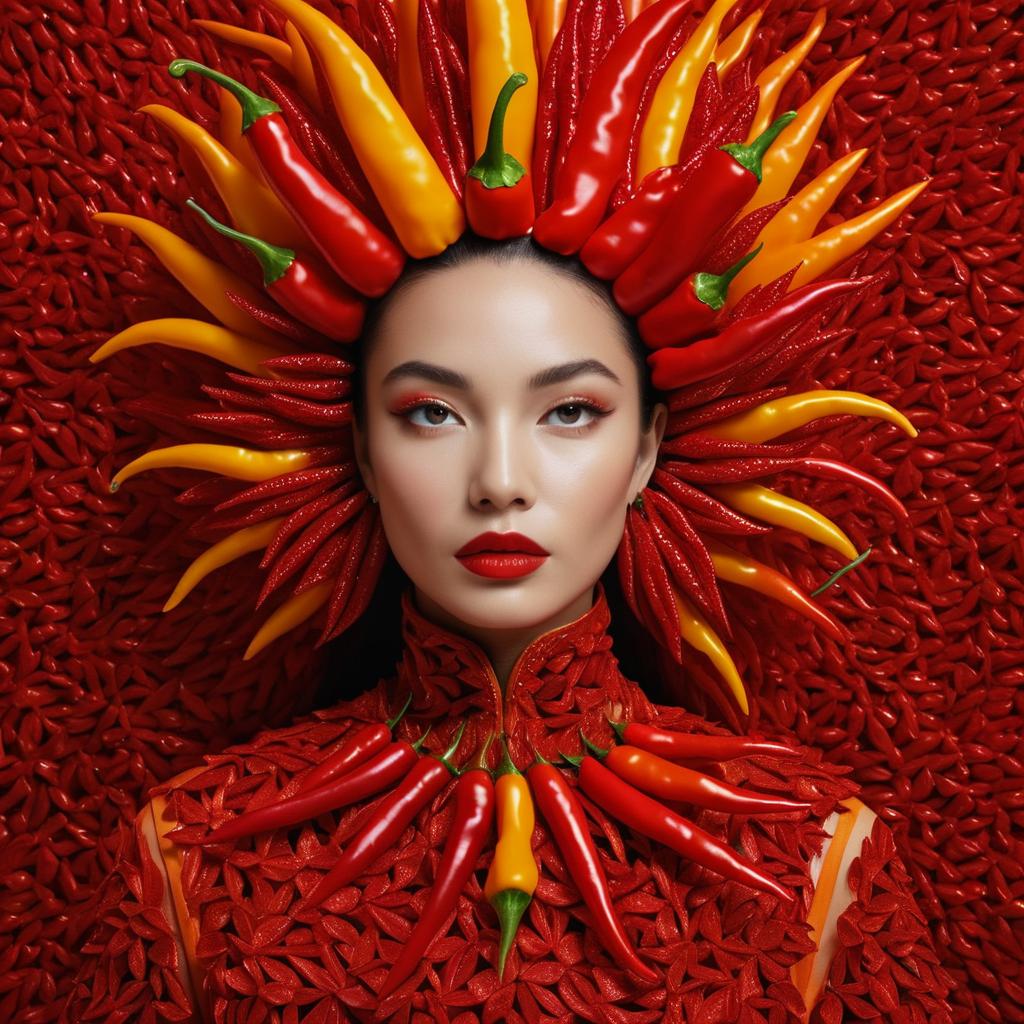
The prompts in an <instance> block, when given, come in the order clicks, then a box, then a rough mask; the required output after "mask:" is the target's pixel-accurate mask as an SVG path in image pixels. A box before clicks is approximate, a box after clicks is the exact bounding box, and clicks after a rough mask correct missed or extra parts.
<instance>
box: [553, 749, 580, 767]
mask: <svg viewBox="0 0 1024 1024" xmlns="http://www.w3.org/2000/svg"><path fill="white" fill-rule="evenodd" d="M558 753H559V754H561V755H562V760H563V761H568V762H569V764H571V765H572V766H573V768H579V766H580V765H581V764H583V758H584V757H586V755H585V754H583V755H581V756H580V757H574V756H573V755H572V754H566V753H565V752H564V751H562V750H560V751H559V752H558Z"/></svg>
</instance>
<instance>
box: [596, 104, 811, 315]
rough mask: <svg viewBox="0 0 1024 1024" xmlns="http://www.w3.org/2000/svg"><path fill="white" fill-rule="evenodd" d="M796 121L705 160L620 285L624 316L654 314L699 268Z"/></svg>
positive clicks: (785, 120)
mask: <svg viewBox="0 0 1024 1024" xmlns="http://www.w3.org/2000/svg"><path fill="white" fill-rule="evenodd" d="M794 117H796V113H795V112H794V111H789V112H788V113H786V114H783V115H782V116H781V117H780V118H778V119H777V120H776V121H775V123H774V124H772V126H771V127H770V128H769V129H768V130H767V131H765V132H764V133H763V134H762V135H760V136H759V137H758V138H757V139H755V140H754V141H753V142H752V143H750V145H748V146H744V145H740V144H739V143H736V142H733V143H729V144H728V145H725V146H719V147H717V148H715V149H712V150H709V151H707V152H705V153H703V154H702V155H701V156H700V158H699V160H698V163H697V166H696V167H695V168H694V170H693V173H692V174H690V175H689V176H688V177H687V179H686V184H685V187H684V188H681V189H680V190H679V192H678V194H677V195H676V197H675V199H674V200H673V201H672V204H671V205H670V206H669V208H668V210H667V211H666V212H665V214H664V215H663V216H662V218H661V222H660V224H659V226H658V230H657V231H656V232H655V233H654V235H653V236H652V237H651V241H650V244H649V245H648V246H647V248H646V249H644V251H643V252H642V253H641V254H640V255H639V256H638V257H637V258H636V259H635V260H634V261H633V262H632V263H631V264H630V265H629V266H628V267H627V268H626V269H625V270H624V271H623V272H622V274H621V275H620V276H619V277H618V279H617V280H616V281H615V284H614V286H613V289H612V290H613V292H614V295H615V301H616V302H617V303H618V304H619V307H620V308H621V309H622V310H623V311H624V312H626V313H628V314H629V315H630V316H637V315H639V314H640V313H643V312H644V311H645V310H648V309H650V308H651V306H653V305H654V304H655V303H656V302H660V301H661V300H662V299H663V298H665V296H666V295H668V293H669V292H670V291H672V289H673V288H675V286H676V285H677V284H679V282H680V281H681V280H683V278H685V277H686V276H687V275H688V274H690V273H692V272H693V271H694V270H696V269H697V268H698V267H699V266H700V262H701V257H702V256H704V255H705V253H706V251H707V249H708V247H709V246H710V245H711V243H712V242H713V241H714V239H715V236H716V235H717V234H718V232H719V231H720V230H721V229H722V228H723V227H725V225H726V224H728V222H729V221H730V220H731V219H732V218H733V217H734V216H735V215H736V212H737V211H738V210H740V209H742V207H743V206H744V204H745V203H746V202H747V200H749V199H750V197H751V196H752V195H753V194H754V193H755V192H756V191H757V186H758V185H759V184H760V183H761V160H762V159H763V157H764V154H765V151H766V150H767V149H768V147H769V146H770V145H771V144H772V143H773V142H774V141H775V139H776V137H777V136H778V135H779V133H780V132H781V131H782V129H783V128H785V127H786V125H787V124H789V122H790V121H792V120H793V118H794Z"/></svg>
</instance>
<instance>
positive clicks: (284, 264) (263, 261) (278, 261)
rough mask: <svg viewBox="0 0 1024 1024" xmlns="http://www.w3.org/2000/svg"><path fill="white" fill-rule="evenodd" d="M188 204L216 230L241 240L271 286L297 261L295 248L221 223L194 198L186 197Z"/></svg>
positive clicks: (238, 240) (265, 283)
mask: <svg viewBox="0 0 1024 1024" xmlns="http://www.w3.org/2000/svg"><path fill="white" fill-rule="evenodd" d="M185 205H186V206H191V207H192V209H193V210H195V211H196V213H198V214H199V216H200V217H202V218H203V220H205V221H206V223H207V224H209V225H210V227H211V228H213V230H214V231H219V232H220V233H221V234H222V235H225V236H226V237H227V238H233V239H234V240H235V241H236V242H241V243H242V245H244V246H245V247H246V248H247V249H248V250H249V251H250V252H251V253H252V254H253V255H254V256H255V257H256V259H258V260H259V261H260V267H262V269H263V284H264V286H266V287H270V285H272V284H273V283H274V282H275V281H277V280H279V279H280V278H282V277H284V275H285V274H287V273H288V268H289V267H290V266H291V265H292V264H293V263H294V262H295V250H294V249H285V248H284V247H283V246H280V245H271V244H270V242H264V241H263V239H261V238H253V236H252V235H247V234H245V233H244V232H242V231H236V230H235V229H234V228H229V227H228V226H227V224H221V222H220V221H219V220H217V219H216V218H214V217H211V216H210V214H208V213H207V212H206V211H205V210H204V209H203V208H202V207H201V206H200V205H199V204H198V203H197V202H196V201H195V200H194V199H186V200H185Z"/></svg>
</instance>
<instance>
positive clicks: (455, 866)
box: [377, 740, 494, 999]
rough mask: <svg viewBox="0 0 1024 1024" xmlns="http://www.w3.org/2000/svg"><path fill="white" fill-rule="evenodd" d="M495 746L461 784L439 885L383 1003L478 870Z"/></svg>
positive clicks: (490, 812) (489, 811)
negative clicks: (488, 762)
mask: <svg viewBox="0 0 1024 1024" xmlns="http://www.w3.org/2000/svg"><path fill="white" fill-rule="evenodd" d="M489 745H490V740H488V742H487V744H485V745H484V748H483V750H482V751H481V755H480V761H479V762H478V763H477V765H476V766H474V767H473V768H470V769H467V770H466V771H463V772H462V773H461V774H460V775H459V779H458V782H456V783H455V797H454V799H455V815H454V817H453V818H452V824H451V830H450V831H449V833H448V840H447V842H446V843H445V845H444V850H443V852H442V853H441V862H440V863H439V864H438V866H437V875H436V877H435V879H434V885H433V887H432V888H431V890H430V896H429V897H428V899H427V903H426V905H425V906H424V908H423V910H422V911H421V912H420V915H419V920H417V922H416V926H415V927H414V928H413V930H412V934H411V935H410V936H409V937H408V938H407V939H406V940H405V942H404V943H403V944H402V952H401V953H400V954H399V955H398V959H397V960H396V961H395V963H394V964H393V965H392V967H391V970H390V971H389V972H388V976H387V977H386V978H385V979H384V984H383V985H382V986H381V988H380V991H379V992H378V993H377V995H378V996H379V997H380V998H381V999H383V998H385V997H386V996H388V995H390V994H391V993H392V992H394V990H395V989H396V988H398V986H399V985H401V983H402V982H403V981H405V979H406V978H408V977H409V975H410V974H412V972H413V971H414V970H415V969H416V965H417V964H418V963H419V961H420V960H422V958H423V956H424V954H425V953H426V951H427V949H428V948H429V947H430V943H431V940H432V939H433V938H434V936H435V935H436V934H437V931H438V929H439V928H440V927H441V926H442V925H443V924H444V922H445V919H446V918H447V916H448V914H450V913H451V911H452V910H453V909H454V907H455V905H456V904H457V903H458V900H459V895H460V894H461V892H462V890H463V889H464V888H465V887H466V882H468V881H469V876H470V875H471V874H472V873H473V869H474V868H475V867H476V862H477V860H478V858H479V857H480V851H481V850H482V849H483V846H484V842H485V840H486V839H487V836H488V835H489V834H490V831H491V824H492V823H493V821H494V783H493V782H492V781H491V773H490V772H489V771H488V770H487V769H486V767H484V766H483V765H484V764H485V760H484V759H485V757H486V754H487V747H488V746H489Z"/></svg>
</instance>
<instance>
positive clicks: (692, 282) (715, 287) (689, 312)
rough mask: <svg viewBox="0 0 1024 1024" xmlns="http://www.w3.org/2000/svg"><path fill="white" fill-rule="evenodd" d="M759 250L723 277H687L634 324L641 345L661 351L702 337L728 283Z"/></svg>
mask: <svg viewBox="0 0 1024 1024" xmlns="http://www.w3.org/2000/svg"><path fill="white" fill-rule="evenodd" d="M761 249H762V246H760V245H759V246H758V247H757V248H756V249H754V250H752V251H751V252H748V253H747V255H746V256H744V257H743V258H742V259H741V260H737V262H736V263H734V264H733V265H732V266H731V267H730V268H729V269H728V270H727V271H726V272H725V273H724V274H707V273H704V272H701V273H698V274H691V275H690V276H689V277H688V278H687V279H686V280H685V281H683V283H682V284H680V285H677V286H676V288H675V290H674V291H673V292H671V293H670V294H669V295H666V296H665V298H663V299H662V300H661V302H659V303H658V304H657V305H655V306H652V307H651V308H650V309H649V310H647V312H646V313H644V315H643V316H641V317H640V319H639V320H638V321H637V329H638V330H639V331H640V337H641V338H643V340H644V344H645V345H646V346H647V347H648V348H663V347H664V346H666V345H678V344H679V343H680V342H683V341H689V340H690V339H691V338H696V337H699V336H700V335H701V334H706V333H707V332H708V330H709V329H710V327H711V325H712V324H713V323H714V322H715V318H716V317H717V316H718V313H719V310H721V308H722V307H723V306H724V305H725V294H726V292H727V291H728V290H729V285H730V283H731V282H732V280H733V279H734V278H735V277H736V275H737V274H738V273H739V272H740V271H741V270H742V269H743V268H744V267H745V266H746V265H747V264H748V263H749V262H750V261H751V260H752V259H753V258H754V257H755V256H756V255H757V254H758V253H759V252H760V251H761Z"/></svg>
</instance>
